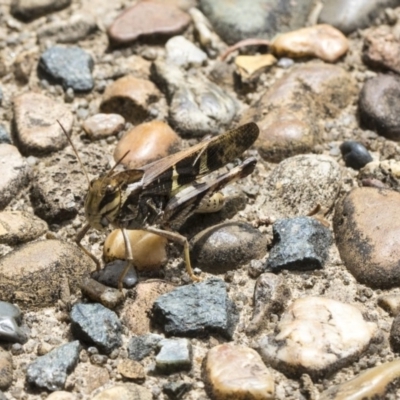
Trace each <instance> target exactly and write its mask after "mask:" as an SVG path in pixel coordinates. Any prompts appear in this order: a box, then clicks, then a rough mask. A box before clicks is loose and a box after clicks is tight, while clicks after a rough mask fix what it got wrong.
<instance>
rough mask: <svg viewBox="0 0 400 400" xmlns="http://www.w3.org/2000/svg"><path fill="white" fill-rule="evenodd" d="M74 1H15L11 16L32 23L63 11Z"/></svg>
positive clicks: (12, 5)
mask: <svg viewBox="0 0 400 400" xmlns="http://www.w3.org/2000/svg"><path fill="white" fill-rule="evenodd" d="M71 1H72V0H13V1H12V3H11V14H12V15H13V16H14V17H16V18H19V19H22V20H23V21H31V20H33V19H35V18H39V17H41V16H42V15H46V14H49V13H52V12H54V11H58V10H62V9H63V8H65V7H68V6H69V5H70V4H71Z"/></svg>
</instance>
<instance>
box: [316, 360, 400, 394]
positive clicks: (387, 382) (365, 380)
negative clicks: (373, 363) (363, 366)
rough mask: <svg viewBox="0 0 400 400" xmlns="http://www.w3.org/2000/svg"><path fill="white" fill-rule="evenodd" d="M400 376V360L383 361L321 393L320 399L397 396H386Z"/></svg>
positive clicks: (393, 388) (393, 389)
mask: <svg viewBox="0 0 400 400" xmlns="http://www.w3.org/2000/svg"><path fill="white" fill-rule="evenodd" d="M399 377H400V360H395V361H392V362H387V363H383V364H381V365H378V366H377V367H374V368H370V369H367V370H366V371H364V372H362V373H361V374H358V375H357V376H356V377H354V378H353V379H350V380H349V381H346V382H343V383H341V384H339V385H333V386H331V387H330V388H329V389H328V390H325V391H324V392H322V393H321V394H320V397H319V400H345V399H354V400H359V399H360V400H361V399H386V398H388V399H389V398H395V397H386V394H389V393H392V392H394V391H395V390H396V389H395V387H396V385H395V384H394V385H392V383H394V382H395V381H397V380H398V379H399ZM393 394H394V393H393ZM394 396H395V394H394Z"/></svg>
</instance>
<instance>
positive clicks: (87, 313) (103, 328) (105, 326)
mask: <svg viewBox="0 0 400 400" xmlns="http://www.w3.org/2000/svg"><path fill="white" fill-rule="evenodd" d="M70 316H71V324H72V325H71V330H72V333H73V334H74V336H75V337H77V338H78V339H80V340H82V341H84V342H86V343H88V344H93V345H95V346H97V347H98V348H99V350H100V351H102V352H104V353H106V354H109V353H111V351H113V350H114V349H115V348H117V347H119V346H121V344H122V337H121V333H122V325H121V322H120V320H119V318H118V317H117V314H115V312H113V311H111V310H109V309H108V308H105V307H104V306H102V305H101V304H75V305H74V306H73V307H72V310H71V314H70Z"/></svg>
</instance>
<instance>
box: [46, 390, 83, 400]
mask: <svg viewBox="0 0 400 400" xmlns="http://www.w3.org/2000/svg"><path fill="white" fill-rule="evenodd" d="M46 400H76V396H75V395H74V394H72V393H70V392H64V391H63V390H58V391H57V392H53V393H50V394H49V396H48V397H47V398H46Z"/></svg>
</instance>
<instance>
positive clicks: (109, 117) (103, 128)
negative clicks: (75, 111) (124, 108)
mask: <svg viewBox="0 0 400 400" xmlns="http://www.w3.org/2000/svg"><path fill="white" fill-rule="evenodd" d="M124 125H125V119H124V117H123V116H122V115H119V114H95V115H93V116H91V117H89V118H88V119H87V120H85V122H84V123H83V124H82V128H83V130H84V131H85V132H86V133H87V135H88V136H89V137H90V138H91V139H92V140H98V139H103V138H106V137H108V136H112V135H116V134H117V133H118V132H120V131H121V130H122V128H123V127H124Z"/></svg>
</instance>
